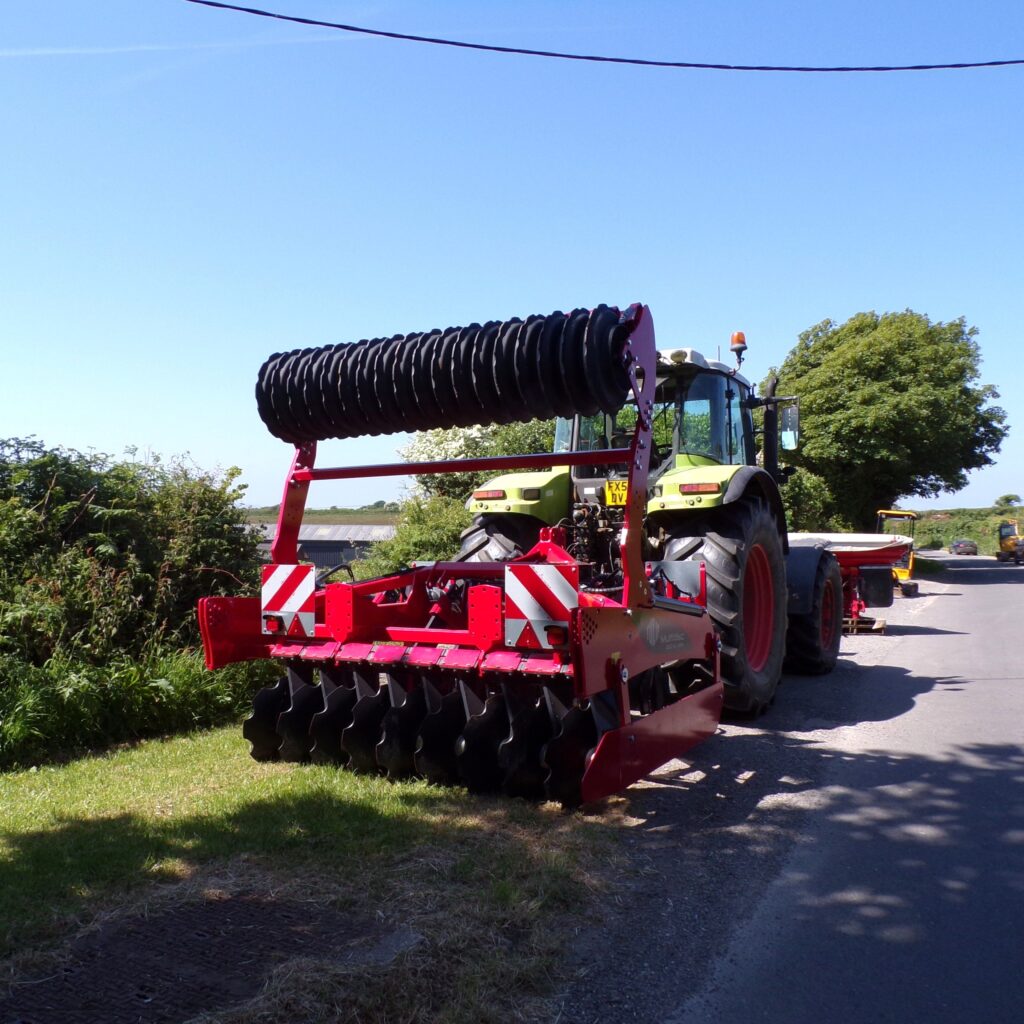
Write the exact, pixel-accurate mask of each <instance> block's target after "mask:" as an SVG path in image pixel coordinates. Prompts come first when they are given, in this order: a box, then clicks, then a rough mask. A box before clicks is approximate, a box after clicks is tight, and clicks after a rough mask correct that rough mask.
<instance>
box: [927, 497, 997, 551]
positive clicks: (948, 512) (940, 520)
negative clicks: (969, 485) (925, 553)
mask: <svg viewBox="0 0 1024 1024" xmlns="http://www.w3.org/2000/svg"><path fill="white" fill-rule="evenodd" d="M918 515H919V516H920V518H919V519H918V521H917V532H916V538H915V546H916V547H917V548H920V549H925V550H927V549H929V548H930V549H935V548H948V547H949V544H950V542H951V541H954V540H957V539H958V538H961V537H963V538H964V539H965V540H973V541H974V542H975V543H976V544H977V545H978V554H981V555H995V553H996V551H997V550H998V548H999V539H998V533H997V531H998V528H999V523H1000V521H1001V520H1002V519H1003V518H1004V511H1003V510H1001V509H1000V508H998V506H996V507H993V508H952V509H944V510H941V511H940V510H936V511H932V512H919V513H918Z"/></svg>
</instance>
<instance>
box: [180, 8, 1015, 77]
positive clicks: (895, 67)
mask: <svg viewBox="0 0 1024 1024" xmlns="http://www.w3.org/2000/svg"><path fill="white" fill-rule="evenodd" d="M185 2H186V3H189V4H199V5H200V6H202V7H216V8H219V9H220V10H224V11H237V12H238V13H240V14H251V15H255V16H256V17H258V18H273V19H274V20H276V21H290V22H293V23H294V24H296V25H311V26H313V27H315V28H331V29H336V30H337V31H339V32H356V33H358V34H360V35H364V36H378V37H381V38H383V39H402V40H404V41H406V42H410V43H432V44H433V45H434V46H456V47H459V48H460V49H463V50H485V51H487V52H488V53H511V54H516V55H518V56H523V57H550V58H554V59H556V60H583V61H590V62H592V63H596V64H631V65H634V66H637V67H647V68H690V69H694V70H698V71H801V72H805V73H811V74H823V73H829V72H863V71H957V70H961V69H963V68H1002V67H1008V66H1010V65H1013V64H1024V59H1020V60H978V61H960V62H958V63H955V64H879V65H873V66H860V67H856V66H853V67H799V66H795V65H782V64H708V63H701V62H699V61H686V60H647V59H645V58H643V57H602V56H599V55H597V54H591V53H561V52H559V51H557V50H531V49H527V48H525V47H520V46H492V45H490V44H489V43H467V42H465V41H464V40H460V39H438V38H435V37H433V36H417V35H412V34H411V33H408V32H387V31H385V30H384V29H379V28H363V27H361V26H359V25H345V24H342V23H341V22H336V21H320V20H318V19H317V18H300V17H298V16H297V15H294V14H278V13H275V12H274V11H263V10H260V9H259V8H257V7H241V6H239V5H238V4H225V3H219V2H218V0H185Z"/></svg>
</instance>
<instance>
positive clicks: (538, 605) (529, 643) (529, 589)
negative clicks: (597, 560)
mask: <svg viewBox="0 0 1024 1024" xmlns="http://www.w3.org/2000/svg"><path fill="white" fill-rule="evenodd" d="M578 580H579V566H576V565H523V564H517V565H506V566H505V646H506V647H531V648H534V649H535V650H536V649H544V650H550V649H551V648H552V647H553V646H555V645H554V644H552V643H551V640H550V638H549V637H548V632H547V631H548V629H549V628H550V627H552V626H560V627H562V628H563V629H565V630H568V628H569V621H570V620H571V618H572V610H573V609H574V608H577V607H579V603H580V595H579V590H578V589H577V587H578Z"/></svg>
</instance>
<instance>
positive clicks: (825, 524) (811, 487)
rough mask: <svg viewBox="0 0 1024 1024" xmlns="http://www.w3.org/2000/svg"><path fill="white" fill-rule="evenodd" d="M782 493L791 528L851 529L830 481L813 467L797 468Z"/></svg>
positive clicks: (835, 530)
mask: <svg viewBox="0 0 1024 1024" xmlns="http://www.w3.org/2000/svg"><path fill="white" fill-rule="evenodd" d="M780 492H781V494H782V504H783V505H784V506H785V509H786V522H787V524H788V525H789V529H790V530H793V531H795V532H800V531H812V532H813V531H826V532H839V533H841V532H843V531H848V530H850V529H851V527H850V524H849V523H848V522H847V521H846V520H845V519H844V518H843V516H842V515H841V514H840V511H839V509H838V508H837V506H836V501H835V498H834V497H833V496H832V492H831V491H830V490H829V487H828V484H827V483H825V481H824V480H823V479H822V478H821V477H820V476H817V475H815V474H814V473H812V472H810V471H809V470H806V469H797V470H795V471H794V472H793V473H792V474H791V475H790V477H789V479H788V480H787V481H786V484H785V486H784V487H782V488H781V489H780Z"/></svg>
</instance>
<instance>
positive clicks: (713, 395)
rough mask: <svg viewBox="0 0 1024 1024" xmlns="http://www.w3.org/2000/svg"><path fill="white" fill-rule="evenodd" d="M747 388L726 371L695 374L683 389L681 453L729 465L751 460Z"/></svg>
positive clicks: (750, 428) (750, 423)
mask: <svg viewBox="0 0 1024 1024" xmlns="http://www.w3.org/2000/svg"><path fill="white" fill-rule="evenodd" d="M746 391H747V389H746V388H745V387H744V386H743V385H742V384H740V383H739V382H738V381H735V380H733V379H731V378H730V377H727V376H725V375H724V374H721V373H698V374H696V375H695V376H694V377H693V378H692V379H691V380H690V382H689V383H688V384H686V385H685V387H684V388H683V391H682V402H681V416H680V428H679V450H680V452H685V453H687V454H688V455H697V456H702V457H704V458H706V459H711V460H712V461H714V462H720V463H725V464H728V465H743V464H745V463H749V462H751V461H752V458H751V456H752V454H753V453H752V452H748V451H747V441H748V439H749V438H752V437H753V423H752V422H751V420H750V410H749V409H748V408H747V407H746V403H745V402H744V401H743V399H744V398H746Z"/></svg>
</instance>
